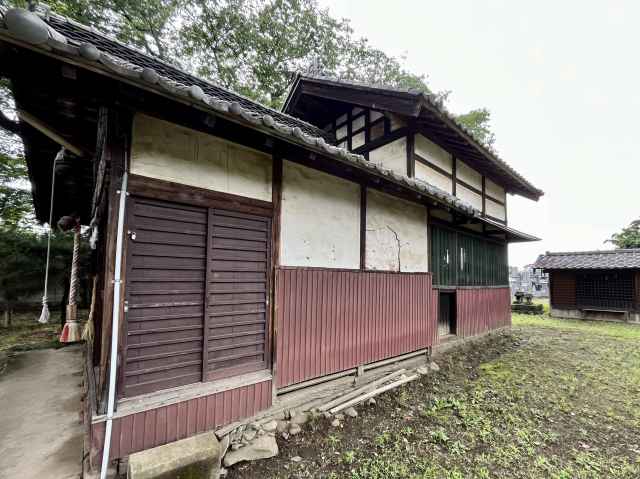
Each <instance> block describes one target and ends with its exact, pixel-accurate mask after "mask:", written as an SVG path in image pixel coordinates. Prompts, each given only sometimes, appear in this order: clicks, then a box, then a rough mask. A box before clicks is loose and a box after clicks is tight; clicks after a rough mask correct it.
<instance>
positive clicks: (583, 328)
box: [228, 316, 640, 479]
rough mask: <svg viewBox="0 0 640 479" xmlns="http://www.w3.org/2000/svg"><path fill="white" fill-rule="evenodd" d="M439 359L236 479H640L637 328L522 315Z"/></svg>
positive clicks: (235, 472) (234, 474) (244, 468)
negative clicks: (354, 414)
mask: <svg viewBox="0 0 640 479" xmlns="http://www.w3.org/2000/svg"><path fill="white" fill-rule="evenodd" d="M438 363H439V364H440V366H441V370H440V372H439V373H437V374H435V375H430V376H427V377H423V378H421V379H420V380H418V381H415V382H413V383H410V384H408V385H406V386H405V387H402V388H401V389H398V390H395V391H393V392H390V393H387V394H385V395H383V396H380V397H379V398H378V401H377V404H376V405H375V406H360V407H359V408H358V411H359V417H358V418H356V419H348V418H347V419H346V420H345V422H344V424H343V426H342V427H339V428H332V427H331V426H330V424H329V422H328V421H327V420H325V419H324V418H319V419H316V420H315V421H313V422H312V423H311V425H307V426H306V429H305V430H304V432H303V433H302V434H300V435H297V436H293V437H291V438H289V440H284V439H282V438H278V443H279V445H280V449H281V452H280V455H279V456H278V457H276V458H274V459H271V460H267V461H260V462H256V463H245V464H242V465H238V466H236V467H234V468H232V469H231V470H230V471H229V475H228V479H240V478H243V479H250V478H260V479H267V478H306V477H319V478H327V479H329V478H351V479H364V478H371V479H394V478H424V479H427V478H444V479H463V478H479V479H484V478H553V479H574V478H576V479H583V478H584V479H587V478H589V479H590V478H593V479H595V478H604V477H606V478H629V479H631V478H638V477H640V328H639V327H638V326H629V325H623V324H607V323H595V324H594V323H588V322H578V321H559V320H551V319H549V318H548V317H542V316H540V317H538V316H514V327H513V330H512V331H511V332H509V333H503V334H500V335H496V336H493V337H491V338H488V339H485V340H482V341H479V342H476V343H473V344H471V345H469V346H466V347H465V348H464V349H459V350H457V351H452V352H450V353H448V354H445V355H443V356H441V357H440V358H439V359H438ZM295 456H300V457H301V458H302V460H301V461H300V462H294V461H292V460H291V458H293V457H295Z"/></svg>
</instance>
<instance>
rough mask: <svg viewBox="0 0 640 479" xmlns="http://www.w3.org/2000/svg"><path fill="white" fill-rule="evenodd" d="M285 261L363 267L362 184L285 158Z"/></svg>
mask: <svg viewBox="0 0 640 479" xmlns="http://www.w3.org/2000/svg"><path fill="white" fill-rule="evenodd" d="M280 221H281V236H280V263H281V264H282V265H283V266H314V267H324V268H350V269H357V268H359V267H360V186H359V185H358V184H356V183H352V182H350V181H346V180H343V179H341V178H337V177H335V176H331V175H329V174H327V173H323V172H320V171H317V170H314V169H311V168H307V167H305V166H302V165H298V164H296V163H292V162H290V161H284V164H283V175H282V211H281V220H280Z"/></svg>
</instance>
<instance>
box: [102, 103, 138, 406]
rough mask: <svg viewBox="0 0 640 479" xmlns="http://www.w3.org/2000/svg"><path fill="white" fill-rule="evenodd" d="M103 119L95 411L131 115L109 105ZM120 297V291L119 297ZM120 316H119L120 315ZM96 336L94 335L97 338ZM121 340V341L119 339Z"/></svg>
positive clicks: (106, 350) (105, 356)
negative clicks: (102, 245)
mask: <svg viewBox="0 0 640 479" xmlns="http://www.w3.org/2000/svg"><path fill="white" fill-rule="evenodd" d="M107 115H108V120H107V138H106V141H105V145H104V149H105V151H104V154H105V155H107V156H106V161H107V164H108V169H109V177H108V182H109V183H108V184H109V186H108V190H107V192H108V197H107V212H106V225H107V229H106V230H105V231H104V233H103V234H104V240H103V241H104V242H105V250H104V251H105V253H104V258H105V261H104V270H103V272H102V284H103V290H102V338H101V347H100V365H99V380H98V391H97V392H98V394H97V396H98V400H99V409H100V411H99V412H104V410H106V383H107V372H108V370H109V367H110V365H109V354H110V352H111V317H112V314H113V277H114V269H115V262H114V258H115V257H116V236H117V224H118V200H119V198H120V196H119V194H118V191H119V190H120V187H121V182H122V174H123V173H124V171H125V169H126V168H127V163H128V156H129V147H130V134H131V129H132V118H131V116H130V115H128V114H126V113H124V112H121V111H118V110H115V109H109V111H108V113H107ZM122 300H123V301H124V295H123V297H122ZM121 317H122V316H121ZM97 339H98V338H96V340H97ZM120 344H122V342H120Z"/></svg>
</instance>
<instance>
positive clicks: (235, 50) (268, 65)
mask: <svg viewBox="0 0 640 479" xmlns="http://www.w3.org/2000/svg"><path fill="white" fill-rule="evenodd" d="M0 1H1V2H3V3H8V4H10V5H14V6H21V7H26V6H27V2H26V0H0ZM41 3H43V4H48V6H49V7H50V8H51V9H52V10H54V11H56V12H58V13H61V14H63V15H66V16H69V17H71V18H73V19H75V20H77V21H79V22H81V23H84V24H88V25H90V26H92V27H94V28H96V29H98V30H100V31H102V32H104V33H106V34H108V35H112V36H114V37H116V38H117V39H119V40H120V41H122V42H125V43H128V44H132V45H134V46H135V47H138V48H139V49H141V50H143V51H145V52H146V53H148V54H150V55H154V56H156V57H158V58H160V59H162V60H165V61H168V62H171V63H174V64H176V65H178V66H179V67H180V68H184V69H186V70H188V71H192V72H194V73H196V74H198V75H199V76H202V77H204V78H206V79H209V80H210V81H213V82H215V83H217V84H220V85H221V86H223V87H226V88H229V89H231V90H234V91H236V92H238V93H240V94H243V95H245V96H247V97H249V98H252V99H255V100H257V101H260V102H262V103H264V104H267V105H269V106H272V107H274V108H279V107H280V106H281V105H282V103H283V101H284V99H285V97H286V94H287V91H288V88H289V86H290V82H291V79H292V76H293V74H294V73H295V72H307V73H314V74H323V75H327V76H333V77H337V78H341V79H346V80H352V81H362V82H367V83H373V84H381V85H389V86H392V87H397V88H405V89H409V88H410V89H416V90H420V91H424V92H429V93H433V92H431V91H430V89H429V86H428V84H427V79H426V78H425V77H424V76H423V75H416V74H413V73H411V72H409V71H408V70H406V69H405V68H404V67H403V58H396V57H393V56H389V55H388V54H386V53H385V52H384V51H382V50H380V49H377V48H374V47H373V46H371V45H370V44H369V42H368V41H367V39H366V38H361V37H358V36H356V35H355V34H354V32H353V29H352V28H351V25H350V24H349V21H348V20H345V19H336V18H334V17H332V16H331V15H330V13H329V11H328V10H326V9H322V8H320V7H319V6H318V4H317V2H316V0H50V1H48V2H41ZM448 95H449V92H439V93H437V94H436V96H437V97H438V99H439V100H440V101H441V102H442V103H446V101H447V97H448ZM0 120H1V122H0V126H2V127H4V128H0V194H1V195H2V196H1V197H0V224H4V225H5V226H7V225H9V226H30V225H33V212H32V207H31V206H30V202H31V200H30V194H29V191H28V181H27V177H26V169H25V168H24V160H23V152H22V145H21V144H20V142H19V136H18V135H17V133H19V131H17V130H16V128H18V127H17V123H16V122H15V114H14V112H13V105H12V101H11V95H10V93H9V89H8V84H7V81H6V80H0ZM458 120H459V121H460V122H462V123H463V124H464V125H466V126H467V127H468V128H469V129H470V130H471V131H472V132H473V134H474V135H475V136H476V137H477V138H478V140H480V141H481V142H483V143H485V144H487V145H492V144H493V142H494V140H495V139H494V135H493V133H492V132H491V130H490V113H489V111H488V110H487V109H486V108H480V109H476V110H472V111H470V112H468V113H466V114H464V115H461V116H459V117H458Z"/></svg>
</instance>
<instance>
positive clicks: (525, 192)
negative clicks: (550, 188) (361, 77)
mask: <svg viewBox="0 0 640 479" xmlns="http://www.w3.org/2000/svg"><path fill="white" fill-rule="evenodd" d="M305 95H306V96H308V97H317V98H322V99H324V100H330V101H339V102H344V103H349V104H353V105H357V106H360V107H364V108H372V109H378V110H384V111H388V112H391V113H395V114H398V115H403V116H406V117H409V118H413V119H414V120H415V124H416V129H417V130H418V131H420V132H422V133H423V134H425V136H428V137H429V138H430V139H431V140H433V141H434V142H436V143H438V144H440V146H442V147H443V148H445V149H447V150H449V151H451V152H452V153H453V154H454V155H456V156H457V157H459V158H461V159H464V160H467V161H470V162H471V163H472V164H474V165H476V166H477V167H478V168H479V169H480V170H482V172H483V173H484V174H487V175H488V176H489V177H490V178H492V179H495V180H497V182H498V183H501V184H503V185H504V186H506V189H507V191H508V192H510V193H513V194H518V195H521V196H523V197H525V198H529V199H532V200H534V201H537V200H538V199H540V197H541V196H542V195H543V194H544V193H543V191H542V190H540V189H538V188H536V187H535V186H533V185H532V184H531V183H530V182H528V181H527V180H526V179H525V178H524V177H523V176H522V175H520V174H519V173H518V172H516V171H515V170H514V169H513V168H511V167H510V166H509V165H508V164H507V163H506V162H505V161H504V160H502V159H500V158H499V157H498V156H497V155H496V154H495V152H493V151H492V150H490V149H489V148H487V147H486V146H484V145H482V144H481V143H479V142H478V141H477V140H476V139H475V138H474V137H473V135H472V134H471V133H470V132H469V131H468V130H467V129H466V128H465V127H463V126H462V125H460V124H459V123H458V122H457V121H456V120H455V118H454V116H453V115H451V114H450V113H449V112H447V111H446V110H445V109H444V108H443V106H442V105H441V104H440V103H439V102H437V101H436V100H435V99H434V97H433V96H432V95H428V94H424V93H422V92H420V91H417V90H401V89H393V88H388V87H382V86H375V85H365V84H360V83H357V82H350V81H344V80H336V79H332V78H317V77H310V76H302V75H297V76H296V79H295V80H294V82H293V85H292V87H291V89H290V91H289V95H288V96H287V99H286V101H285V104H284V106H283V111H284V112H287V113H289V114H295V112H296V109H298V108H299V105H300V102H301V99H302V98H303V96H305Z"/></svg>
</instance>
